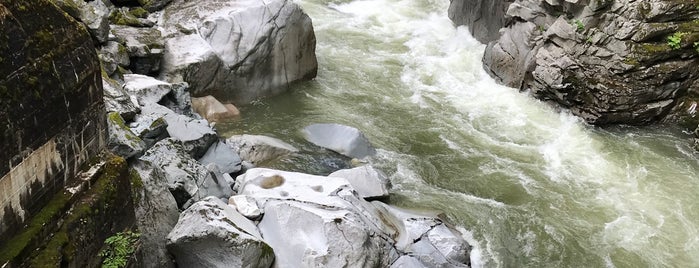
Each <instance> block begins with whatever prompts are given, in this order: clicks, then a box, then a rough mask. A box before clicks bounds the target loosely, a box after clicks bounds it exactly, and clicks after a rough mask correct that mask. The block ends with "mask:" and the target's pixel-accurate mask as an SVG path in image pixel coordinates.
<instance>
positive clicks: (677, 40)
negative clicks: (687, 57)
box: [667, 32, 687, 49]
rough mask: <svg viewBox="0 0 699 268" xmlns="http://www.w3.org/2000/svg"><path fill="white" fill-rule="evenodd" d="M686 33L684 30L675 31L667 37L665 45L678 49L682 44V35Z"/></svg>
mask: <svg viewBox="0 0 699 268" xmlns="http://www.w3.org/2000/svg"><path fill="white" fill-rule="evenodd" d="M685 35H687V33H686V32H675V33H674V34H672V35H670V36H668V37H667V45H668V46H670V47H671V48H672V49H679V48H680V46H681V44H682V37H683V36H685Z"/></svg>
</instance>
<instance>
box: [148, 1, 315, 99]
mask: <svg viewBox="0 0 699 268" xmlns="http://www.w3.org/2000/svg"><path fill="white" fill-rule="evenodd" d="M160 25H161V27H162V28H163V30H164V35H165V36H167V40H166V41H165V55H164V58H163V70H162V75H163V78H164V79H165V80H167V81H172V82H179V81H185V82H188V83H189V84H190V85H191V86H192V93H193V95H194V96H205V95H212V96H214V97H216V98H217V99H219V100H221V101H232V102H234V103H235V104H238V105H240V104H245V103H249V102H250V101H252V100H254V99H257V98H260V97H265V96H271V95H276V94H278V93H280V92H283V91H286V90H287V89H288V87H289V85H290V84H291V83H293V82H295V81H301V80H307V79H311V78H313V77H315V75H316V72H317V68H318V67H317V61H316V57H315V34H314V32H313V26H312V23H311V19H310V18H309V17H308V15H306V14H305V13H304V12H303V11H302V10H301V8H300V7H299V6H298V5H297V4H295V3H293V1H291V0H272V1H262V0H250V1H224V0H203V1H197V2H196V3H194V2H190V1H183V0H176V1H173V2H172V3H170V4H169V5H168V6H167V7H166V8H165V9H164V15H163V17H162V20H161V22H160Z"/></svg>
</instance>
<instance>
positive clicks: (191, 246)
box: [167, 197, 274, 268]
mask: <svg viewBox="0 0 699 268" xmlns="http://www.w3.org/2000/svg"><path fill="white" fill-rule="evenodd" d="M167 249H168V250H169V251H170V252H171V253H172V255H174V256H175V259H176V260H177V265H178V266H179V267H259V268H268V267H270V266H271V265H272V263H273V262H274V252H273V251H272V248H270V246H269V245H267V244H266V243H265V242H264V241H263V240H262V236H261V235H260V233H259V231H258V230H257V227H255V224H254V223H253V222H251V221H250V220H248V219H247V218H245V217H243V216H242V215H240V214H239V213H238V212H237V211H235V209H233V208H231V207H229V206H228V205H226V204H225V203H223V202H222V201H221V200H220V199H218V198H216V197H207V198H204V199H203V200H201V201H199V202H197V203H194V204H193V205H192V206H191V207H189V208H188V209H187V210H185V211H184V212H182V215H181V216H180V219H179V221H178V222H177V225H176V226H175V228H174V229H173V230H172V232H170V234H169V235H168V237H167Z"/></svg>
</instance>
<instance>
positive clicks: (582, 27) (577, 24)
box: [571, 20, 585, 32]
mask: <svg viewBox="0 0 699 268" xmlns="http://www.w3.org/2000/svg"><path fill="white" fill-rule="evenodd" d="M571 24H572V25H573V26H575V31H576V32H582V31H584V30H585V24H583V23H582V21H580V20H574V21H573V22H572V23H571Z"/></svg>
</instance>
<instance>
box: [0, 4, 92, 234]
mask: <svg viewBox="0 0 699 268" xmlns="http://www.w3.org/2000/svg"><path fill="white" fill-rule="evenodd" d="M0 32H2V33H3V35H2V36H1V37H0V63H1V64H0V126H1V127H0V193H2V194H0V206H2V208H0V209H1V210H0V241H3V240H5V238H6V237H7V236H9V235H11V234H12V232H14V231H15V230H16V229H17V228H19V227H21V226H23V222H24V221H25V220H26V219H27V218H29V217H31V215H33V214H34V213H36V212H37V211H38V210H39V209H40V208H41V207H42V206H43V205H44V204H45V203H46V201H47V200H48V199H49V198H50V197H51V196H52V195H53V194H54V193H55V192H56V191H57V190H58V189H60V188H62V186H63V185H64V183H65V182H66V180H67V179H68V178H71V177H73V175H74V174H75V173H76V172H77V171H78V169H79V168H80V166H81V165H82V164H83V163H85V162H86V161H87V160H88V159H90V158H91V157H93V156H95V155H96V154H97V152H98V151H99V150H101V148H104V142H105V124H106V120H105V118H104V103H103V101H102V80H101V77H100V66H99V61H98V59H97V54H96V53H95V48H94V45H93V43H92V39H91V38H90V35H89V34H88V32H87V30H86V29H85V28H84V27H83V26H81V25H80V24H79V23H78V22H76V21H75V20H73V19H71V18H70V17H69V16H68V15H66V14H65V13H64V12H61V11H60V10H59V9H58V8H57V7H56V6H55V5H53V4H52V3H51V2H49V1H47V0H27V1H14V0H0Z"/></svg>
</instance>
